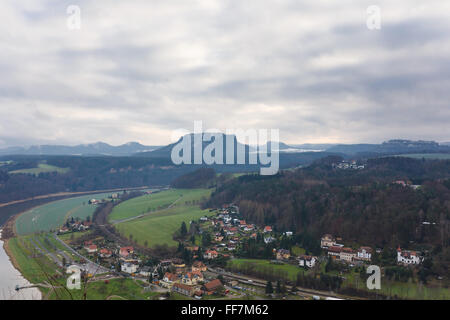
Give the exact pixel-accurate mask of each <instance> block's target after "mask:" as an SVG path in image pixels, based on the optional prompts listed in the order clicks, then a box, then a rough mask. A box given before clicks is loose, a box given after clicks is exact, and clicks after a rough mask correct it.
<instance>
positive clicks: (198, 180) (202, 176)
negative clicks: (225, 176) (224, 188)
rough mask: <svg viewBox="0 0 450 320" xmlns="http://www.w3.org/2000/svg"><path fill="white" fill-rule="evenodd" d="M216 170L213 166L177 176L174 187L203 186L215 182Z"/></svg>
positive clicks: (173, 183)
mask: <svg viewBox="0 0 450 320" xmlns="http://www.w3.org/2000/svg"><path fill="white" fill-rule="evenodd" d="M215 179H216V172H215V171H214V169H213V168H200V169H198V170H195V171H194V172H190V173H187V174H185V175H182V176H180V177H178V178H176V179H175V180H174V181H173V182H172V187H173V188H201V187H209V186H211V185H213V184H214V181H215Z"/></svg>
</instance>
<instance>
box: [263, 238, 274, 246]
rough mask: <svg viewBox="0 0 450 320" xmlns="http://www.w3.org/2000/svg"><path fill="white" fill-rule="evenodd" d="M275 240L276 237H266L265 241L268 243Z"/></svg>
mask: <svg viewBox="0 0 450 320" xmlns="http://www.w3.org/2000/svg"><path fill="white" fill-rule="evenodd" d="M274 241H275V238H274V237H270V236H269V237H264V243H265V244H268V243H271V242H274Z"/></svg>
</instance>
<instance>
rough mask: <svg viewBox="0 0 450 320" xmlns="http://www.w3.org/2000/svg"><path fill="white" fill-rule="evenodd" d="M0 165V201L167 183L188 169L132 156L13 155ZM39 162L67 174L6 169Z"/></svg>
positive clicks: (33, 165)
mask: <svg viewBox="0 0 450 320" xmlns="http://www.w3.org/2000/svg"><path fill="white" fill-rule="evenodd" d="M13 160H14V161H13V162H12V163H11V164H8V165H4V166H2V167H0V203H5V202H9V201H13V200H18V199H26V198H29V197H34V196H38V195H43V194H49V193H56V192H63V191H74V192H76V191H90V190H101V189H113V188H122V187H139V186H156V185H169V184H170V182H171V181H172V180H173V179H175V178H176V177H178V176H180V175H182V174H185V173H187V172H189V171H192V170H193V169H192V168H185V167H176V166H173V165H172V164H171V162H170V160H167V159H158V158H155V159H145V158H133V157H72V156H46V157H26V156H23V157H16V158H14V159H13ZM39 163H45V164H48V165H52V166H56V167H59V168H69V171H68V172H67V173H64V174H61V173H56V172H46V173H39V174H37V175H33V174H22V173H14V174H11V173H8V171H13V170H20V169H24V168H34V167H36V166H37V165H38V164H39Z"/></svg>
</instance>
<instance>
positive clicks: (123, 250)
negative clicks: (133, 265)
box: [119, 246, 134, 258]
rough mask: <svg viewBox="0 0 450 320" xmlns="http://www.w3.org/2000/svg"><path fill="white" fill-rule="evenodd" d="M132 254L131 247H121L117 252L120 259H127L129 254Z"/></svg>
mask: <svg viewBox="0 0 450 320" xmlns="http://www.w3.org/2000/svg"><path fill="white" fill-rule="evenodd" d="M133 253H134V248H133V247H131V246H129V247H122V248H120V250H119V255H120V256H121V257H124V258H126V257H128V256H129V255H130V254H133Z"/></svg>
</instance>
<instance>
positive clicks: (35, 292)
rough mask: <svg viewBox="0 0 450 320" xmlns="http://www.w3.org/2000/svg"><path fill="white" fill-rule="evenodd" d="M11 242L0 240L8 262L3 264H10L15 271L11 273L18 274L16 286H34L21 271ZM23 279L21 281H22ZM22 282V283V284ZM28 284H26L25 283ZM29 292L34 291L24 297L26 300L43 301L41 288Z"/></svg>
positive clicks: (0, 234)
mask: <svg viewBox="0 0 450 320" xmlns="http://www.w3.org/2000/svg"><path fill="white" fill-rule="evenodd" d="M2 233H3V232H2V229H0V238H1V236H2ZM9 241H10V239H5V240H0V244H2V246H0V250H3V251H4V253H5V255H6V257H7V260H8V261H3V262H8V263H9V264H10V267H11V268H12V269H14V270H11V273H17V274H14V275H13V276H14V278H16V277H17V276H19V277H18V279H17V280H16V279H15V280H16V281H17V283H15V284H14V285H28V284H33V283H32V282H31V281H30V279H27V278H26V277H25V276H24V274H23V271H22V270H21V267H20V264H19V263H18V261H17V259H16V257H15V256H14V254H13V252H12V250H11V248H10V245H9ZM2 271H3V272H7V270H2ZM2 277H11V275H8V274H2ZM20 278H21V279H20ZM20 282H22V283H20ZM23 282H26V283H23ZM0 289H4V288H0ZM27 290H33V291H32V292H30V294H29V295H24V298H28V299H32V300H41V299H42V297H43V292H42V291H41V290H40V288H33V289H27ZM20 298H22V296H20Z"/></svg>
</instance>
